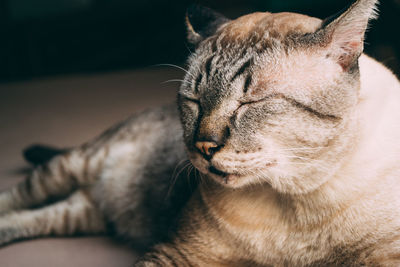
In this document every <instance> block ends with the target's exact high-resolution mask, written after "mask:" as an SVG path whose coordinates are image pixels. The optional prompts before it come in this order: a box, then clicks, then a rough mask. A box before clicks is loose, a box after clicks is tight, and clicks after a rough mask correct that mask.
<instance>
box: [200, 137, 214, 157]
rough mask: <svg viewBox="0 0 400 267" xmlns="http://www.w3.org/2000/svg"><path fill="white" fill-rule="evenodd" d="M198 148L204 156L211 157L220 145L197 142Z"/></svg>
mask: <svg viewBox="0 0 400 267" xmlns="http://www.w3.org/2000/svg"><path fill="white" fill-rule="evenodd" d="M196 147H197V149H198V150H200V152H201V153H202V154H204V155H206V156H209V157H210V156H212V155H213V154H214V153H215V152H216V151H217V148H218V145H217V143H215V142H209V141H202V142H196Z"/></svg>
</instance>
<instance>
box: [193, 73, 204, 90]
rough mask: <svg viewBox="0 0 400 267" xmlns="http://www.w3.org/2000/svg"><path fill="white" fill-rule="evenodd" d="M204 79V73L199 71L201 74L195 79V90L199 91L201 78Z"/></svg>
mask: <svg viewBox="0 0 400 267" xmlns="http://www.w3.org/2000/svg"><path fill="white" fill-rule="evenodd" d="M202 79H203V74H202V73H201V72H200V73H199V75H198V76H197V78H196V80H195V83H194V88H193V89H194V91H195V92H199V89H198V88H199V85H200V82H201V80H202Z"/></svg>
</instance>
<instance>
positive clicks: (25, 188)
mask: <svg viewBox="0 0 400 267" xmlns="http://www.w3.org/2000/svg"><path fill="white" fill-rule="evenodd" d="M376 5H377V0H357V1H355V2H354V3H353V4H352V5H351V6H350V7H349V8H347V9H346V10H345V11H344V12H341V13H339V14H338V15H336V16H333V17H331V18H329V19H326V20H320V19H317V18H312V17H308V16H306V15H301V14H295V13H276V14H272V13H268V12H265V13H253V14H249V15H245V16H242V17H239V18H238V19H236V20H229V19H227V18H226V17H224V16H222V15H221V14H219V13H217V12H215V11H212V10H210V9H208V8H204V7H200V6H192V7H191V8H189V10H188V12H187V16H186V24H187V29H188V40H189V41H190V42H191V43H192V44H193V46H194V47H195V51H194V53H193V54H192V55H191V56H190V58H189V60H188V70H187V73H186V75H185V77H184V81H183V83H182V85H181V88H180V90H179V92H178V110H177V108H176V107H175V105H170V106H166V107H160V108H157V109H153V110H148V111H145V112H142V113H140V114H137V115H134V116H133V117H131V118H130V119H128V120H126V121H124V122H122V123H120V124H118V125H116V126H114V127H113V128H111V129H110V130H108V131H106V132H105V133H104V134H102V135H101V136H100V137H98V138H96V139H94V140H93V141H90V142H88V143H86V144H84V145H82V146H80V147H78V148H73V149H69V150H58V151H53V152H51V151H50V152H51V153H47V155H50V156H48V157H42V158H41V159H39V160H38V161H39V163H40V162H42V164H40V165H39V166H37V167H36V168H35V170H34V171H33V173H32V174H31V175H30V176H29V177H28V178H27V179H26V180H25V181H24V182H23V183H21V184H18V185H17V186H15V187H13V188H11V189H10V190H7V191H4V192H2V193H1V194H0V213H1V214H2V215H1V217H0V244H7V243H9V242H12V241H15V240H19V239H23V238H32V237H38V236H45V235H69V234H75V233H84V234H96V233H104V232H107V233H114V234H115V235H116V236H119V237H122V238H125V239H127V240H130V241H131V242H132V243H133V245H134V246H136V247H138V248H143V249H144V251H146V253H145V254H144V256H143V257H142V258H141V259H139V260H138V262H136V263H135V266H138V267H140V266H399V265H400V216H399V215H400V205H399V204H400V194H399V193H398V192H400V166H399V164H398V156H399V155H400V143H399V142H398V140H399V137H400V125H399V123H400V83H399V81H398V80H397V78H396V77H395V76H394V75H393V74H392V73H391V72H390V70H388V69H387V68H386V67H384V66H383V65H382V64H380V63H378V62H377V61H375V60H374V59H372V58H370V57H368V56H366V55H364V54H363V53H362V52H363V41H364V35H365V31H366V29H367V26H368V22H369V20H370V19H373V18H376V16H377V12H376ZM36 149H38V150H40V148H36ZM47 152H49V151H47ZM28 154H29V153H28ZM30 155H34V153H33V154H32V153H30ZM53 156H54V157H53ZM50 158H51V159H50ZM188 160H190V161H188ZM32 161H34V162H36V163H37V162H38V161H35V160H32ZM185 164H192V165H193V166H194V167H195V169H194V170H193V171H190V172H189V171H188V172H186V171H183V172H182V171H180V170H179V169H180V167H179V166H181V165H184V166H185ZM149 248H150V249H149Z"/></svg>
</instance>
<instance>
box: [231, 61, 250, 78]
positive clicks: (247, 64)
mask: <svg viewBox="0 0 400 267" xmlns="http://www.w3.org/2000/svg"><path fill="white" fill-rule="evenodd" d="M252 61H253V59H252V58H250V59H248V60H246V61H245V62H244V63H243V65H242V66H241V67H240V68H239V69H238V70H237V71H236V73H235V75H233V77H232V78H231V82H233V81H234V80H235V79H236V78H237V77H239V76H240V75H242V74H243V73H244V72H245V71H246V69H248V68H249V67H250V65H251V63H252Z"/></svg>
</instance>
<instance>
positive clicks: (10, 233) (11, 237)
mask: <svg viewBox="0 0 400 267" xmlns="http://www.w3.org/2000/svg"><path fill="white" fill-rule="evenodd" d="M17 239H20V235H19V231H18V230H17V229H16V228H13V227H5V228H0V247H2V246H5V245H7V244H9V243H11V242H13V241H15V240H17Z"/></svg>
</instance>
